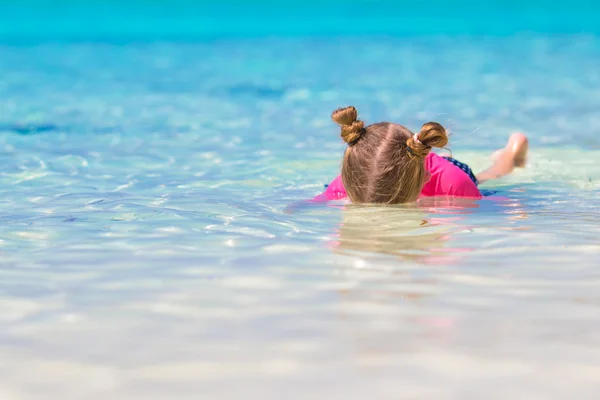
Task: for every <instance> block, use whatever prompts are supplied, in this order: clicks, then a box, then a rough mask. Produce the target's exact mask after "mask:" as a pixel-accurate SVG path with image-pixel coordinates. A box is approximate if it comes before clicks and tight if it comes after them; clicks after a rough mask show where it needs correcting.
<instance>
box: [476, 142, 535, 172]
mask: <svg viewBox="0 0 600 400" xmlns="http://www.w3.org/2000/svg"><path fill="white" fill-rule="evenodd" d="M528 150H529V141H528V140H527V136H525V135H523V134H522V133H513V134H512V135H511V136H510V138H509V139H508V143H507V144H506V147H504V148H503V149H500V150H498V151H496V152H495V153H494V154H493V155H492V159H493V160H494V164H493V165H492V166H491V167H490V168H488V169H487V170H485V171H483V172H481V173H479V174H478V175H477V180H478V181H479V183H483V182H485V181H487V180H490V179H497V178H501V177H503V176H505V175H508V174H510V173H511V172H512V171H513V169H515V168H523V167H525V165H526V164H527V151H528Z"/></svg>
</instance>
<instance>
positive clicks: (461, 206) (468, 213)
mask: <svg viewBox="0 0 600 400" xmlns="http://www.w3.org/2000/svg"><path fill="white" fill-rule="evenodd" d="M489 216H492V217H493V220H494V221H495V223H494V224H495V226H494V228H497V229H509V230H526V229H529V228H528V227H525V226H514V225H512V224H511V225H509V226H504V227H503V226H502V225H503V224H505V223H506V222H510V221H515V220H523V219H527V218H528V216H527V213H526V211H525V209H524V208H523V206H522V205H521V204H520V203H519V202H518V201H516V200H514V199H509V198H500V197H496V198H488V199H486V200H484V201H474V200H468V199H445V198H425V199H421V200H420V201H419V202H418V204H413V205H395V206H364V205H361V206H359V205H352V204H347V205H346V206H345V207H343V209H342V222H341V225H340V226H339V228H338V229H336V238H337V242H336V243H335V245H334V248H335V249H336V251H338V252H350V253H351V252H360V253H364V252H366V253H379V254H391V255H395V256H398V257H400V258H402V259H407V260H411V261H414V262H419V263H424V264H434V265H439V264H446V265H449V264H456V263H457V262H458V261H460V259H461V257H463V256H464V255H465V254H466V253H467V252H469V251H470V250H472V249H471V248H470V247H463V246H460V242H458V241H453V242H452V244H449V243H448V242H449V241H450V239H452V238H453V236H455V235H456V234H457V233H461V232H467V231H470V230H471V229H472V228H473V226H481V224H482V223H485V222H483V221H485V220H486V217H489ZM503 216H504V218H503ZM457 244H458V246H457Z"/></svg>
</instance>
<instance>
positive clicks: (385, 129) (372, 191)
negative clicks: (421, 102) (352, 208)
mask: <svg viewBox="0 0 600 400" xmlns="http://www.w3.org/2000/svg"><path fill="white" fill-rule="evenodd" d="M331 118H332V119H333V120H334V121H335V122H336V123H337V124H339V125H340V127H341V135H342V139H344V141H345V142H346V143H347V144H348V148H347V149H346V152H345V153H344V160H343V162H342V181H343V183H344V188H345V189H346V192H347V193H348V197H349V198H350V200H352V202H354V203H379V204H401V203H410V202H413V201H416V200H417V198H418V197H419V194H420V193H421V190H422V189H423V184H424V180H425V157H426V156H427V155H428V154H429V152H430V151H431V149H432V148H433V147H439V148H441V147H444V146H445V145H446V144H447V143H448V135H447V133H446V129H444V127H443V126H442V125H440V124H439V123H437V122H428V123H426V124H425V125H423V127H422V128H421V130H420V132H419V133H418V134H417V135H415V134H413V133H412V132H411V131H410V130H409V129H407V128H406V127H404V126H402V125H399V124H394V123H391V122H380V123H377V124H373V125H369V126H366V127H365V123H364V122H363V121H361V120H359V119H358V112H357V111H356V108H354V107H352V106H350V107H345V108H340V109H337V110H335V111H334V112H333V113H332V115H331Z"/></svg>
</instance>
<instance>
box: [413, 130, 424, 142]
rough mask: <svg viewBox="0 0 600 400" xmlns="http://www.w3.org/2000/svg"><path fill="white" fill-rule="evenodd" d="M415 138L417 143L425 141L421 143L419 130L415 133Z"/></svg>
mask: <svg viewBox="0 0 600 400" xmlns="http://www.w3.org/2000/svg"><path fill="white" fill-rule="evenodd" d="M413 140H414V141H415V142H416V143H419V144H423V143H421V141H420V140H419V133H418V132H417V133H415V134H414V135H413Z"/></svg>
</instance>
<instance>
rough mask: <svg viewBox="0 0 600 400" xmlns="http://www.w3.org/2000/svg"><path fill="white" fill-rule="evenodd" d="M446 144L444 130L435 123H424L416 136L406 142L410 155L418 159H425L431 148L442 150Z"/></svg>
mask: <svg viewBox="0 0 600 400" xmlns="http://www.w3.org/2000/svg"><path fill="white" fill-rule="evenodd" d="M447 144H448V134H447V132H446V129H445V128H444V127H443V126H442V125H440V124H439V123H437V122H428V123H426V124H425V125H423V127H422V128H421V131H420V132H419V133H418V134H417V135H415V136H413V137H410V138H409V139H408V140H407V141H406V145H407V146H408V147H409V148H410V150H411V153H412V154H414V155H415V156H418V157H426V156H427V155H428V154H429V152H430V151H431V148H432V147H438V148H442V147H444V146H445V145H447Z"/></svg>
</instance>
